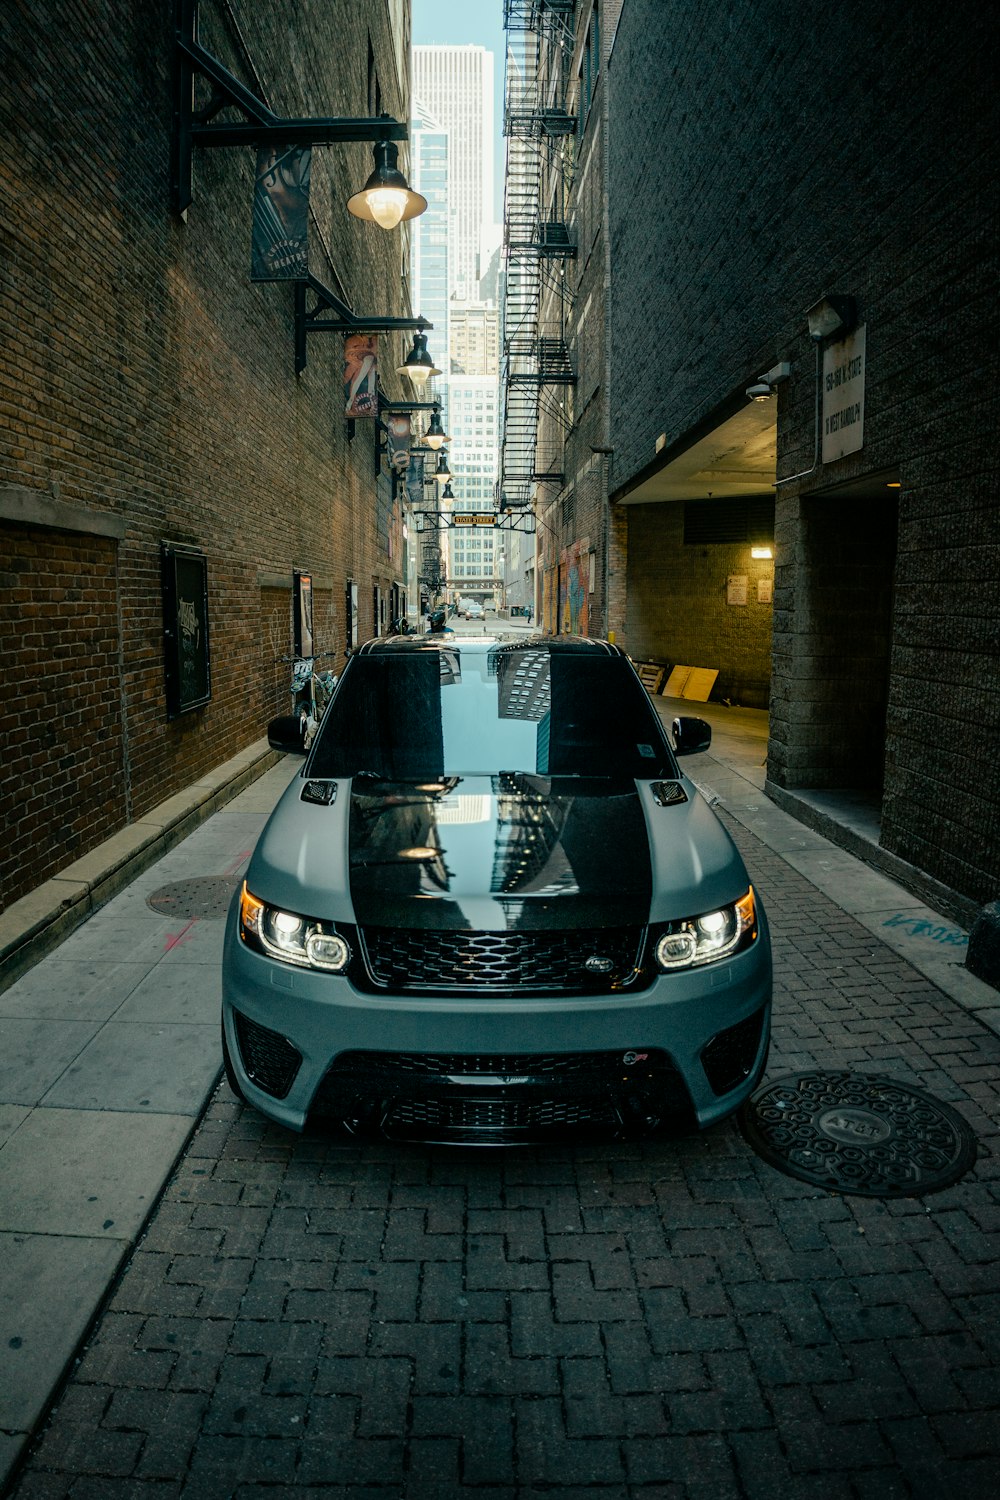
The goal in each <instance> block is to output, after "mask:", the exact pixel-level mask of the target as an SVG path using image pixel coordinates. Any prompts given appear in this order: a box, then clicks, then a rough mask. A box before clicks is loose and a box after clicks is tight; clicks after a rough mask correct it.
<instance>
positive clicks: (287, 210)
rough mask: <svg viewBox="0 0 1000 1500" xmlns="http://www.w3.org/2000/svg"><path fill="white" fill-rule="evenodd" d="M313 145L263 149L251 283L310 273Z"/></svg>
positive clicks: (255, 204) (257, 182)
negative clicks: (310, 179)
mask: <svg viewBox="0 0 1000 1500" xmlns="http://www.w3.org/2000/svg"><path fill="white" fill-rule="evenodd" d="M311 159H312V148H311V147H310V146H261V148H260V150H259V151H258V153H257V171H256V175H255V177H254V190H253V240H252V247H251V254H250V279H251V280H252V281H301V280H302V278H303V277H305V276H307V275H308V274H309V166H310V162H311Z"/></svg>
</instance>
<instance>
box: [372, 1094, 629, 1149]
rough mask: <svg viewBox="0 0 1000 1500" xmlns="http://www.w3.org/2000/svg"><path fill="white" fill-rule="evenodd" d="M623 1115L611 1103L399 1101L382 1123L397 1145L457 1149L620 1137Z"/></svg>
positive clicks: (458, 1097)
mask: <svg viewBox="0 0 1000 1500" xmlns="http://www.w3.org/2000/svg"><path fill="white" fill-rule="evenodd" d="M621 1123H622V1122H621V1115H620V1113H619V1111H618V1110H617V1109H616V1108H615V1106H614V1105H613V1104H612V1102H611V1100H610V1099H596V1100H592V1101H590V1102H589V1103H587V1102H582V1101H579V1100H567V1101H565V1102H563V1101H559V1100H553V1099H543V1100H540V1101H538V1102H531V1101H528V1100H524V1101H521V1100H516V1099H472V1098H467V1097H463V1096H462V1095H456V1096H454V1097H449V1096H447V1095H446V1096H444V1097H443V1098H427V1099H423V1098H417V1099H398V1100H396V1101H395V1102H394V1103H393V1105H392V1107H391V1109H390V1110H389V1111H388V1112H387V1114H386V1115H385V1117H384V1119H383V1121H382V1132H383V1134H384V1135H385V1136H387V1137H388V1138H389V1140H395V1141H405V1140H410V1141H427V1140H439V1141H448V1142H451V1143H453V1144H455V1145H463V1144H464V1145H481V1146H484V1145H515V1144H518V1143H519V1142H526V1141H529V1140H530V1141H532V1142H537V1141H544V1140H553V1139H557V1138H559V1137H560V1136H565V1135H570V1134H575V1133H578V1132H580V1131H583V1130H600V1131H602V1132H606V1133H607V1132H610V1133H617V1131H618V1129H619V1128H620V1126H621Z"/></svg>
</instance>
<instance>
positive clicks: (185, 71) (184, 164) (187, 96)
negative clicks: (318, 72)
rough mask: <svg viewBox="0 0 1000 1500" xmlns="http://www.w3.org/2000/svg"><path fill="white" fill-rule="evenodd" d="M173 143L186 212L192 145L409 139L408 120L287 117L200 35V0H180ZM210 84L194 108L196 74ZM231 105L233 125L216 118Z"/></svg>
mask: <svg viewBox="0 0 1000 1500" xmlns="http://www.w3.org/2000/svg"><path fill="white" fill-rule="evenodd" d="M175 13H176V26H175V39H176V43H177V49H176V53H175V87H176V93H175V105H174V141H173V162H172V170H171V178H172V186H173V197H174V206H175V208H176V209H177V212H178V213H180V214H183V213H185V212H186V210H187V209H188V208H189V207H190V206H191V197H192V192H191V162H192V148H193V147H194V146H195V145H199V146H243V145H260V144H261V143H263V142H273V143H275V144H278V145H287V146H329V145H332V144H334V143H335V142H337V141H405V140H407V139H408V130H407V127H406V125H405V124H403V123H401V122H400V121H398V120H394V119H393V118H392V116H391V115H379V116H377V117H374V118H373V117H367V118H357V119H355V118H350V119H348V118H337V117H333V116H317V117H316V118H314V119H301V118H298V119H286V118H283V117H282V116H281V115H276V114H275V113H274V111H273V110H272V109H270V108H269V107H268V105H266V104H265V103H264V101H263V100H262V99H258V97H257V95H256V94H255V93H254V92H253V90H252V89H249V88H247V86H246V84H245V83H241V82H240V80H239V79H238V78H237V77H236V75H235V74H234V73H231V72H230V71H229V69H228V68H227V67H225V66H224V65H223V64H222V63H221V62H219V59H218V58H217V57H213V56H212V54H211V52H209V51H208V50H207V49H206V48H205V47H203V46H202V45H201V43H200V42H199V41H198V38H197V31H198V3H197V0H176V12H175ZM196 74H197V75H198V76H199V77H201V78H204V79H206V80H207V81H208V82H209V83H210V84H211V85H212V96H211V98H210V100H209V102H208V104H207V105H205V106H204V107H203V108H202V109H200V110H197V111H196V110H195V107H194V79H195V75H196ZM229 107H232V108H234V109H237V110H239V111H240V113H241V114H242V115H243V119H242V121H239V122H237V123H235V124H227V123H225V122H222V123H215V124H213V123H212V121H213V120H214V117H215V116H216V115H217V114H218V113H219V111H220V110H222V109H225V108H229Z"/></svg>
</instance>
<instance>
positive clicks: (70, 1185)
mask: <svg viewBox="0 0 1000 1500" xmlns="http://www.w3.org/2000/svg"><path fill="white" fill-rule="evenodd" d="M654 701H655V703H656V706H657V709H658V711H659V712H660V713H661V714H662V715H663V716H664V717H665V718H667V720H668V721H669V719H670V718H672V717H673V715H674V713H675V712H677V711H678V709H681V710H682V711H691V705H690V704H687V705H678V704H676V703H671V702H669V701H667V700H663V699H655V700H654ZM698 708H699V710H701V709H702V708H704V710H705V717H710V718H711V719H712V721H713V724H714V727H715V742H714V744H713V751H712V753H711V754H707V755H701V756H696V757H691V758H690V759H689V760H688V761H686V763H685V769H686V770H687V771H688V773H689V774H690V775H691V776H692V778H693V779H695V780H696V781H697V783H698V784H699V786H700V787H701V788H702V790H703V791H704V793H705V794H706V795H707V796H708V797H709V799H710V800H718V801H719V802H720V803H721V804H722V805H723V806H724V808H725V809H726V810H727V811H728V812H729V813H730V814H731V815H732V816H733V817H734V818H736V819H737V820H738V821H739V822H741V823H743V824H744V825H745V826H746V827H747V828H748V829H750V830H752V831H753V833H754V834H755V835H756V836H757V837H758V838H759V839H761V840H762V841H763V842H764V843H765V844H766V845H767V846H768V847H769V848H770V849H772V850H773V851H775V852H776V853H777V854H779V855H780V857H781V858H782V859H784V860H785V861H786V862H787V863H788V864H789V865H791V866H792V867H794V868H795V869H796V870H797V871H799V872H800V873H801V874H802V875H804V876H805V877H806V878H807V879H808V880H809V881H811V882H812V883H813V884H814V885H815V886H816V887H818V888H819V889H820V890H821V891H823V892H824V893H825V894H826V895H827V896H828V897H829V898H830V899H831V900H832V901H834V902H835V903H837V905H839V906H840V907H841V908H842V909H843V910H844V911H847V912H850V913H851V914H852V916H854V917H855V918H856V919H857V920H858V921H860V922H861V923H862V924H863V925H864V926H865V927H866V928H868V930H869V931H870V932H872V933H873V934H875V935H876V936H877V937H878V938H879V939H881V940H882V941H883V942H885V943H887V944H888V945H889V946H890V947H892V948H893V949H895V950H896V951H897V952H898V953H901V954H902V955H904V956H905V958H906V959H907V960H908V961H909V963H911V964H912V965H913V966H914V967H916V968H917V969H918V970H920V971H921V972H922V973H924V974H925V975H926V976H927V977H928V978H930V979H931V980H932V981H933V983H934V984H935V985H937V986H938V987H939V988H940V989H941V990H944V991H945V992H946V993H947V994H949V995H951V996H953V997H954V999H955V1000H957V1001H958V1003H959V1004H961V1005H962V1006H964V1007H965V1008H966V1009H967V1010H968V1011H970V1012H973V1013H974V1014H975V1015H976V1016H977V1017H978V1018H979V1019H980V1020H981V1021H982V1022H983V1023H984V1024H985V1025H986V1026H988V1027H990V1028H991V1029H992V1030H993V1031H994V1032H1000V994H997V992H996V991H994V990H992V989H990V988H989V987H988V986H986V985H984V984H982V983H981V982H980V981H978V980H976V979H974V978H973V977H972V976H971V975H969V974H968V973H967V971H966V970H965V969H964V968H963V960H964V954H965V934H964V933H963V932H962V931H961V930H960V929H957V928H956V927H955V926H954V924H952V923H951V922H949V921H948V920H947V919H946V918H943V917H941V916H940V915H939V914H938V913H935V912H934V911H932V910H931V909H929V908H928V907H926V906H923V905H921V904H920V903H919V902H917V901H916V900H915V899H914V898H913V897H912V896H910V895H909V894H908V893H907V892H905V891H904V890H903V889H902V888H901V887H898V886H896V885H894V884H893V882H891V881H890V880H888V879H886V878H885V877H884V876H882V875H880V874H877V873H876V872H874V871H873V870H871V869H869V868H868V867H867V866H866V865H865V864H863V863H861V862H860V861H859V860H858V859H856V858H854V857H853V856H852V855H850V854H847V853H844V852H843V851H842V850H840V849H837V848H835V847H834V846H833V845H831V844H830V843H829V842H828V841H827V840H826V839H825V838H823V837H822V836H821V835H820V834H818V833H815V832H812V831H811V830H809V829H807V828H804V827H803V826H802V825H801V824H800V823H798V822H796V821H795V820H794V819H793V818H791V817H790V816H789V815H788V814H786V813H783V812H781V811H779V810H778V809H777V808H776V807H774V806H773V804H771V803H769V802H768V801H767V799H766V798H765V797H764V795H763V792H762V791H761V787H762V784H763V777H764V768H763V764H762V762H763V758H764V748H765V744H766V738H765V737H766V715H764V714H754V712H753V711H752V710H740V709H729V710H727V709H723V708H716V706H715V705H704V706H703V705H698ZM299 767H300V762H299V761H298V760H297V759H295V758H290V759H288V760H285V761H283V762H282V763H280V764H279V765H278V766H276V767H275V768H274V769H272V770H270V771H268V772H267V773H266V774H265V775H264V776H263V777H262V778H261V779H260V780H259V781H257V782H256V783H255V784H254V785H253V786H251V787H250V788H249V789H247V790H245V791H243V792H242V793H241V794H240V795H239V796H237V797H236V798H235V800H233V801H232V802H230V803H229V804H228V805H227V806H226V807H225V808H224V809H223V810H221V811H219V812H217V813H215V814H214V816H212V817H211V818H210V819H209V820H208V821H207V822H205V823H203V824H202V826H200V827H198V828H197V829H196V830H195V831H194V832H193V833H192V834H191V835H190V836H189V837H188V838H186V839H185V840H184V841H183V842H182V843H180V844H179V845H178V846H177V847H176V848H173V849H171V850H170V852H169V853H167V854H165V855H164V857H163V858H161V859H160V860H159V861H158V862H157V863H156V864H155V865H153V866H152V867H151V868H149V869H147V870H146V871H145V872H144V873H142V874H141V875H140V876H138V877H137V878H136V879H134V880H133V881H131V883H130V884H129V885H128V887H127V888H126V889H124V890H122V891H121V893H120V894H119V895H117V896H116V897H115V898H114V899H113V900H111V901H110V902H109V903H108V904H107V905H105V906H104V907H102V908H101V909H100V910H99V911H97V912H95V913H94V914H93V915H92V916H91V917H90V918H89V920H87V921H86V922H85V923H84V925H83V926H82V927H80V928H79V930H78V931H76V932H74V933H72V934H71V936H70V937H68V938H67V939H66V941H65V942H64V943H62V945H61V946H60V947H58V948H57V949H56V950H55V951H54V952H52V953H51V954H49V955H48V956H47V957H45V958H43V959H42V960H41V961H40V962H38V963H37V964H36V965H35V966H34V967H33V968H32V969H30V971H29V972H27V973H26V974H24V975H23V977H22V978H21V979H19V980H18V981H17V982H16V983H15V984H14V985H13V986H12V987H11V988H10V989H9V990H8V991H7V992H6V993H5V994H3V995H0V1046H2V1054H0V1056H2V1060H0V1250H2V1260H0V1392H2V1396H0V1444H2V1446H0V1476H2V1475H3V1474H4V1473H9V1471H10V1468H11V1466H13V1465H14V1464H15V1463H16V1461H17V1458H18V1455H19V1454H20V1452H21V1450H22V1449H23V1447H24V1445H25V1444H26V1442H27V1441H28V1440H29V1439H30V1437H31V1435H32V1433H33V1431H34V1430H35V1428H36V1426H37V1424H38V1422H39V1420H40V1418H41V1417H42V1416H43V1414H44V1412H45V1410H46V1408H47V1406H48V1403H49V1401H50V1399H51V1397H52V1395H53V1394H54V1392H55V1390H56V1389H57V1387H58V1386H59V1383H60V1381H61V1379H62V1377H63V1375H64V1373H65V1371H66V1370H67V1368H69V1367H70V1366H71V1365H72V1361H73V1358H74V1355H75V1353H76V1351H77V1349H78V1347H79V1343H80V1340H81V1339H82V1338H83V1336H84V1334H85V1333H86V1331H87V1329H88V1327H89V1325H90V1323H91V1322H92V1320H93V1317H94V1315H95V1313H96V1312H97V1311H98V1309H99V1308H100V1306H101V1304H102V1301H103V1299H104V1297H105V1295H106V1293H107V1291H108V1289H109V1287H110V1286H111V1285H112V1284H113V1282H114V1280H115V1277H116V1274H117V1272H118V1271H119V1269H120V1267H121V1266H122V1265H123V1263H124V1262H125V1261H127V1259H128V1257H129V1255H130V1252H131V1250H132V1248H133V1246H134V1245H135V1243H136V1240H137V1239H138V1237H139V1235H140V1234H141V1231H142V1228H143V1225H144V1223H145V1221H146V1219H147V1217H148V1215H149V1213H150V1211H151V1209H152V1208H153V1207H154V1205H155V1203H156V1201H157V1197H158V1195H159V1193H160V1192H161V1190H162V1188H163V1185H164V1183H165V1182H166V1181H167V1179H168V1177H169V1176H170V1174H171V1172H172V1170H173V1168H174V1166H175V1164H176V1162H177V1159H178V1157H179V1156H180V1154H181V1153H182V1151H183V1149H184V1147H185V1144H186V1142H187V1140H188V1138H189V1136H190V1134H191V1132H192V1131H193V1129H194V1127H195V1125H196V1123H197V1121H198V1119H199V1117H200V1115H201V1113H202V1110H203V1108H204V1105H205V1102H206V1100H207V1099H208V1098H209V1097H210V1095H211V1094H212V1091H213V1089H214V1088H215V1085H216V1083H217V1080H218V1077H219V1073H220V1063H221V1059H220V1051H219V1043H218V1025H219V1004H220V953H221V944H222V929H223V924H222V921H221V917H219V916H216V917H213V916H211V915H204V916H202V917H191V916H184V915H182V914H181V912H182V910H183V907H184V900H185V899H187V900H188V901H190V900H192V899H195V898H199V897H203V896H205V895H206V893H207V895H208V896H211V895H212V894H213V891H214V892H215V893H216V895H217V896H219V897H222V896H224V894H225V892H226V891H227V890H229V889H230V888H231V887H233V886H235V884H236V883H237V881H238V880H239V879H240V877H241V875H242V872H243V870H244V869H245V866H246V862H247V860H248V858H249V855H250V852H251V850H252V848H253V845H254V842H255V840H256V838H257V836H258V834H259V832H260V830H261V828H262V827H263V823H264V821H265V818H266V816H267V814H268V812H269V811H270V810H271V808H272V807H273V805H274V803H275V801H276V800H277V798H278V797H279V796H280V794H281V792H282V791H283V789H284V787H285V786H286V785H287V783H288V781H289V779H290V778H291V777H292V776H294V775H295V774H296V773H297V771H298V770H299ZM164 888H167V895H166V900H168V901H169V900H170V899H171V892H174V893H176V899H177V902H178V909H179V913H178V915H177V916H170V915H164V914H162V912H157V911H156V910H154V909H152V908H151V906H150V905H149V900H150V898H151V897H153V896H154V895H155V894H156V893H158V892H162V891H164ZM161 904H162V901H161ZM208 904H211V903H210V902H209V903H208ZM223 905H224V901H223V900H221V899H220V900H218V901H217V904H216V909H217V910H218V911H220V912H221V910H222V907H223Z"/></svg>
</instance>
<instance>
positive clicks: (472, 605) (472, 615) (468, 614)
mask: <svg viewBox="0 0 1000 1500" xmlns="http://www.w3.org/2000/svg"><path fill="white" fill-rule="evenodd" d="M462 613H463V614H464V615H465V618H466V619H467V620H482V619H485V617H486V611H485V610H484V609H483V606H482V605H481V604H480V603H479V600H478V599H467V600H466V601H465V603H464V604H463V605H462Z"/></svg>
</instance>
